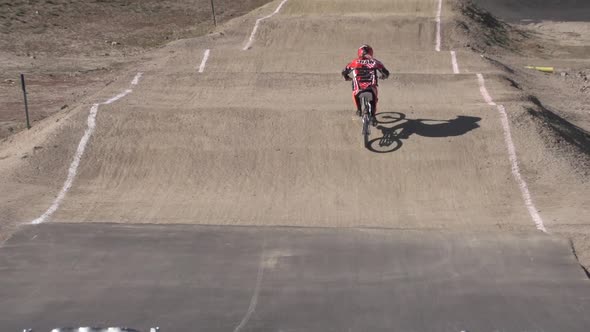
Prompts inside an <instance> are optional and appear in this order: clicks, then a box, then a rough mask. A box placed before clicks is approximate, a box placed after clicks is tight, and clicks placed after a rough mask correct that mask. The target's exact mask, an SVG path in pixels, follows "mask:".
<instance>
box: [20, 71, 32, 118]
mask: <svg viewBox="0 0 590 332" xmlns="http://www.w3.org/2000/svg"><path fill="white" fill-rule="evenodd" d="M20 84H21V86H22V87H23V95H24V97H25V116H26V117H27V129H31V123H30V122H29V103H28V102H27V86H26V85H25V75H24V74H20Z"/></svg>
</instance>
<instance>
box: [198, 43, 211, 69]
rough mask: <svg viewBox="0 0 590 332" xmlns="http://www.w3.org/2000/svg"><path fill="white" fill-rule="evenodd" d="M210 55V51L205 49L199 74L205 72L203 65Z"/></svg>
mask: <svg viewBox="0 0 590 332" xmlns="http://www.w3.org/2000/svg"><path fill="white" fill-rule="evenodd" d="M210 53H211V50H210V49H206V50H205V53H204V54H203V60H202V61H201V65H200V66H199V73H202V72H204V71H205V65H206V64H207V60H208V59H209V54H210Z"/></svg>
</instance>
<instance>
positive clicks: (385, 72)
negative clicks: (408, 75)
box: [379, 67, 389, 79]
mask: <svg viewBox="0 0 590 332" xmlns="http://www.w3.org/2000/svg"><path fill="white" fill-rule="evenodd" d="M379 72H380V73H381V77H382V78H383V79H386V78H388V77H389V70H387V68H385V67H383V68H379Z"/></svg>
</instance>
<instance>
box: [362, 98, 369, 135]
mask: <svg viewBox="0 0 590 332" xmlns="http://www.w3.org/2000/svg"><path fill="white" fill-rule="evenodd" d="M361 102H362V103H361V105H362V120H363V132H362V134H363V138H364V143H365V146H367V144H368V142H369V136H371V124H370V123H371V102H370V101H369V100H368V99H367V98H365V97H362V98H361Z"/></svg>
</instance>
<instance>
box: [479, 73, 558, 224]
mask: <svg viewBox="0 0 590 332" xmlns="http://www.w3.org/2000/svg"><path fill="white" fill-rule="evenodd" d="M477 79H478V81H479V91H480V92H481V95H482V97H483V99H484V100H485V101H486V103H487V104H488V105H492V106H496V107H497V108H498V112H500V121H501V123H502V128H503V129H504V142H505V143H506V147H507V148H508V159H509V160H510V164H511V169H512V175H513V176H514V179H515V180H516V183H517V184H518V187H519V188H520V192H521V193H522V198H523V199H524V204H525V206H526V208H527V210H528V211H529V214H530V215H531V218H532V219H533V221H534V222H535V226H536V227H537V229H538V230H540V231H542V232H545V233H547V229H546V228H545V225H544V223H543V219H542V218H541V216H540V215H539V212H538V210H537V208H536V207H535V204H534V203H533V199H532V198H531V193H530V191H529V188H528V185H527V183H526V181H525V180H524V179H523V178H522V175H521V174H520V167H519V166H518V158H517V157H516V148H515V147H514V141H513V140H512V134H511V133H510V123H509V122H508V115H507V114H506V108H504V106H502V105H497V104H496V103H495V102H494V101H493V99H492V97H491V96H490V94H489V92H488V90H487V88H486V86H485V80H484V78H483V75H482V74H477Z"/></svg>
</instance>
